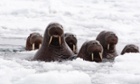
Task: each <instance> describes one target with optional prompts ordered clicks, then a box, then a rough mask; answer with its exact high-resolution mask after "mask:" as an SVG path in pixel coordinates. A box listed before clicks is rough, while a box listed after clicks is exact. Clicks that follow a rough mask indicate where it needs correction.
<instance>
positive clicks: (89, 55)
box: [77, 40, 103, 62]
mask: <svg viewBox="0 0 140 84" xmlns="http://www.w3.org/2000/svg"><path fill="white" fill-rule="evenodd" d="M102 54H103V48H102V45H101V44H100V43H99V41H97V40H91V41H86V42H85V43H84V44H83V45H82V47H81V49H80V51H79V53H78V56H77V57H80V58H82V59H84V60H86V61H91V62H92V61H95V62H102Z"/></svg>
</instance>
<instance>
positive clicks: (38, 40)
mask: <svg viewBox="0 0 140 84" xmlns="http://www.w3.org/2000/svg"><path fill="white" fill-rule="evenodd" d="M42 39H43V37H42V35H40V34H39V33H31V34H30V35H29V36H28V38H27V40H26V48H25V49H26V50H35V49H39V48H40V47H41V44H42Z"/></svg>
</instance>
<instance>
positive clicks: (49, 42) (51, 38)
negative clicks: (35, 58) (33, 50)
mask: <svg viewBox="0 0 140 84" xmlns="http://www.w3.org/2000/svg"><path fill="white" fill-rule="evenodd" d="M52 38H53V37H52V36H51V37H50V40H49V45H50V44H51V42H52Z"/></svg>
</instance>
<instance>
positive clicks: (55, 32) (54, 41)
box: [46, 23, 64, 46]
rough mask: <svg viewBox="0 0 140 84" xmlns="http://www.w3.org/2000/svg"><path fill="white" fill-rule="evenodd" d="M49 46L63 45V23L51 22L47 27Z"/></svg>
mask: <svg viewBox="0 0 140 84" xmlns="http://www.w3.org/2000/svg"><path fill="white" fill-rule="evenodd" d="M47 34H48V35H46V36H48V37H49V38H48V46H61V44H62V36H63V34H64V32H63V27H62V25H60V24H58V23H51V24H49V25H48V27H47Z"/></svg>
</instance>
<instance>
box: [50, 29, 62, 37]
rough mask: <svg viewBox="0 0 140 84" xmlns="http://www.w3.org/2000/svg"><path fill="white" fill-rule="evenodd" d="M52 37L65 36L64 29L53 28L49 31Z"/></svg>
mask: <svg viewBox="0 0 140 84" xmlns="http://www.w3.org/2000/svg"><path fill="white" fill-rule="evenodd" d="M48 32H49V35H50V36H54V37H58V36H62V35H63V29H62V28H60V27H52V28H50V29H49V30H48Z"/></svg>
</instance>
